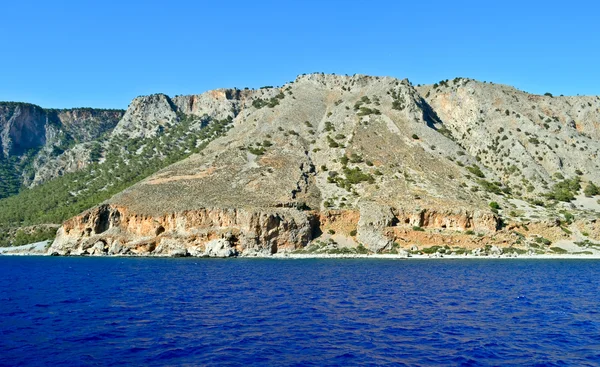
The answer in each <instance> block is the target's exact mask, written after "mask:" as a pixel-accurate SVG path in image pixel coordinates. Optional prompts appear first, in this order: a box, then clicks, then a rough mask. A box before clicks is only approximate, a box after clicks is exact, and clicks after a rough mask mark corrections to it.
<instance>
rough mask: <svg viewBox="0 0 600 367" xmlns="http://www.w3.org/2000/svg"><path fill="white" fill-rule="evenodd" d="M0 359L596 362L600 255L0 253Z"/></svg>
mask: <svg viewBox="0 0 600 367" xmlns="http://www.w3.org/2000/svg"><path fill="white" fill-rule="evenodd" d="M0 365H2V366H430V365H435V366H599V365H600V261H598V260H583V259H582V260H573V259H568V260H537V259H533V260H525V259H518V260H513V259H481V260H476V259H465V260H458V259H452V260H444V259H435V260H411V259H408V260H383V259H245V258H238V259H198V258H181V259H166V258H91V257H80V258H77V257H9V256H5V257H0Z"/></svg>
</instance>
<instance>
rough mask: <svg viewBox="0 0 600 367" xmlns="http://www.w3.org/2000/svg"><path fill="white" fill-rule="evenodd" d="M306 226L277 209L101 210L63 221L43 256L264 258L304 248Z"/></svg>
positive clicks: (296, 214) (300, 216)
mask: <svg viewBox="0 0 600 367" xmlns="http://www.w3.org/2000/svg"><path fill="white" fill-rule="evenodd" d="M311 221H312V217H311V215H310V214H309V213H305V212H301V211H297V210H294V209H283V208H282V209H279V208H278V209H277V210H262V211H259V210H245V209H219V208H217V209H203V210H196V211H187V212H182V213H177V214H168V215H163V216H160V217H152V216H144V215H137V214H134V213H130V212H129V211H128V210H127V209H126V208H119V207H115V206H111V205H101V206H99V207H97V208H94V209H92V210H90V211H87V212H85V213H83V214H82V215H79V216H77V217H75V218H72V219H70V220H69V221H67V222H65V223H64V225H63V226H62V227H61V228H60V229H59V231H58V234H57V237H56V239H55V241H54V243H53V244H52V246H51V247H50V249H49V253H57V254H59V255H85V254H98V253H99V252H102V253H104V254H110V255H156V256H173V255H183V254H190V255H192V256H217V257H227V256H233V255H236V254H240V255H257V254H260V255H269V254H273V253H276V252H279V251H292V250H294V249H296V248H299V247H301V246H303V245H304V244H306V243H308V242H309V241H310V240H311V239H312V237H311V235H312V231H311ZM99 243H102V245H100V244H99Z"/></svg>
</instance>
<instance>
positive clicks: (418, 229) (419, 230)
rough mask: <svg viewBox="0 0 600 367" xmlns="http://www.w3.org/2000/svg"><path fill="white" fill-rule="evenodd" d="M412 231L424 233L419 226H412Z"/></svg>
mask: <svg viewBox="0 0 600 367" xmlns="http://www.w3.org/2000/svg"><path fill="white" fill-rule="evenodd" d="M412 229H413V231H418V232H424V231H425V230H424V229H423V228H422V227H420V226H413V227H412Z"/></svg>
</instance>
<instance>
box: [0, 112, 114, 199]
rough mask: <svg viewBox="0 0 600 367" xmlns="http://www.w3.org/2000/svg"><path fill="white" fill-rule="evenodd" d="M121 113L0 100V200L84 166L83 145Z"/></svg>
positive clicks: (106, 129) (111, 125)
mask: <svg viewBox="0 0 600 367" xmlns="http://www.w3.org/2000/svg"><path fill="white" fill-rule="evenodd" d="M123 112H124V111H121V110H98V109H91V108H76V109H65V110H56V109H43V108H41V107H39V106H36V105H33V104H28V103H15V102H0V147H1V148H2V151H1V152H0V172H1V173H2V178H3V180H2V181H3V182H2V184H1V185H0V198H2V197H6V196H10V195H13V194H16V193H17V192H18V191H19V189H20V187H21V186H23V185H24V186H26V187H27V186H33V185H37V184H40V183H42V182H45V181H47V180H49V179H52V178H55V177H57V176H59V175H61V174H63V173H65V172H72V171H76V170H79V169H81V168H82V167H84V166H86V165H88V164H89V163H90V162H91V161H93V159H94V158H93V157H92V156H90V152H91V149H90V148H91V146H90V144H89V143H90V142H92V141H95V140H97V139H99V138H101V137H102V136H103V134H105V133H107V132H110V131H112V129H113V128H114V127H115V126H116V125H117V123H118V122H119V120H120V119H121V117H122V116H123Z"/></svg>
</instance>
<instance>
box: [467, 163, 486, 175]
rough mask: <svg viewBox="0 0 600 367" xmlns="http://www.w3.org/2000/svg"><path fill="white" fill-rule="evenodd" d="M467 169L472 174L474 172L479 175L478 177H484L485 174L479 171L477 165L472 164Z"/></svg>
mask: <svg viewBox="0 0 600 367" xmlns="http://www.w3.org/2000/svg"><path fill="white" fill-rule="evenodd" d="M467 171H469V172H471V173H472V174H474V175H475V176H477V177H479V178H484V177H485V175H484V174H483V172H481V169H480V168H479V166H478V165H476V164H474V165H472V166H470V167H467Z"/></svg>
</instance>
